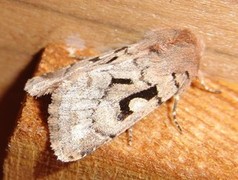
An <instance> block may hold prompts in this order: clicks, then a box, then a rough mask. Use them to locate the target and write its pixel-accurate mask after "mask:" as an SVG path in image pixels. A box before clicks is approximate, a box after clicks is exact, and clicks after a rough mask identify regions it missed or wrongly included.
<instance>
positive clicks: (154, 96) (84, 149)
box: [49, 69, 186, 162]
mask: <svg viewBox="0 0 238 180" xmlns="http://www.w3.org/2000/svg"><path fill="white" fill-rule="evenodd" d="M125 71H126V70H125V69H124V70H123V72H124V76H123V74H120V72H117V71H116V69H114V70H113V71H108V72H107V71H99V70H95V71H92V72H89V73H84V74H82V75H80V77H78V76H75V78H74V77H72V78H71V79H70V80H65V81H63V83H62V84H61V85H60V86H59V87H58V88H57V89H56V90H55V91H54V92H53V94H52V103H51V104H50V106H49V113H50V117H49V130H50V140H51V147H52V149H53V150H54V151H55V154H56V156H57V157H58V158H59V159H60V160H61V161H64V162H68V161H74V160H77V159H80V158H82V157H84V156H85V155H87V154H89V153H90V152H92V151H94V150H95V149H96V148H97V147H98V146H100V145H102V144H104V143H105V142H107V141H109V140H111V139H112V138H113V137H115V136H117V135H119V134H120V133H122V132H124V131H125V130H126V129H128V128H129V127H131V126H132V125H133V124H134V123H135V122H136V121H138V120H140V119H141V118H143V117H144V116H145V115H147V114H148V113H149V112H151V111H153V110H154V109H155V108H156V107H158V106H159V105H160V104H161V103H162V102H164V101H166V100H167V99H168V98H170V97H171V96H173V95H174V94H175V93H176V91H178V88H177V86H176V85H175V83H174V76H172V75H165V76H163V77H157V79H158V81H157V82H158V83H157V84H153V85H151V84H150V85H148V82H144V81H143V80H142V79H137V80H135V77H140V76H139V74H137V73H139V71H138V72H137V71H136V70H135V71H130V72H125ZM113 73H114V74H113ZM119 76H122V78H119ZM125 76H128V77H125ZM128 79H129V80H131V81H129V80H128ZM185 79H186V78H185V76H184V75H183V76H182V75H181V78H180V75H178V76H177V80H178V81H181V83H182V81H184V80H185ZM154 80H155V79H153V81H154ZM166 88H170V91H169V93H168V92H166Z"/></svg>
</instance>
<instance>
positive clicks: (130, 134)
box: [127, 127, 133, 146]
mask: <svg viewBox="0 0 238 180" xmlns="http://www.w3.org/2000/svg"><path fill="white" fill-rule="evenodd" d="M127 133H128V145H129V146H131V145H132V138H133V131H132V127H130V128H129V129H127Z"/></svg>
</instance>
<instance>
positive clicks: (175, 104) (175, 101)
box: [172, 94, 182, 133]
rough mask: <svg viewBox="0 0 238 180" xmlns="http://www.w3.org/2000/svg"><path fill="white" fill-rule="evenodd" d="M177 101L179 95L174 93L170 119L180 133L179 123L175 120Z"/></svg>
mask: <svg viewBox="0 0 238 180" xmlns="http://www.w3.org/2000/svg"><path fill="white" fill-rule="evenodd" d="M178 101H179V95H178V94H176V95H174V104H173V109H172V119H173V122H174V124H175V125H176V126H177V128H178V130H179V131H180V132H181V133H182V128H181V126H180V125H179V123H178V121H177V111H176V109H177V105H178Z"/></svg>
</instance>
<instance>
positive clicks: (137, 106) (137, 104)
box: [129, 98, 148, 112]
mask: <svg viewBox="0 0 238 180" xmlns="http://www.w3.org/2000/svg"><path fill="white" fill-rule="evenodd" d="M147 104H148V101H147V100H146V99H143V98H134V99H132V100H131V101H130V104H129V108H130V110H131V111H133V112H139V111H141V110H142V109H143V108H144V107H145V106H146V105H147Z"/></svg>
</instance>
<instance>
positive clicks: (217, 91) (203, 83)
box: [198, 71, 221, 93]
mask: <svg viewBox="0 0 238 180" xmlns="http://www.w3.org/2000/svg"><path fill="white" fill-rule="evenodd" d="M198 81H199V84H200V85H201V86H202V88H203V90H205V91H208V92H210V93H221V91H220V90H219V89H213V88H210V87H209V86H208V85H207V84H206V82H205V81H204V76H203V74H202V72H201V71H199V72H198Z"/></svg>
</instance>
